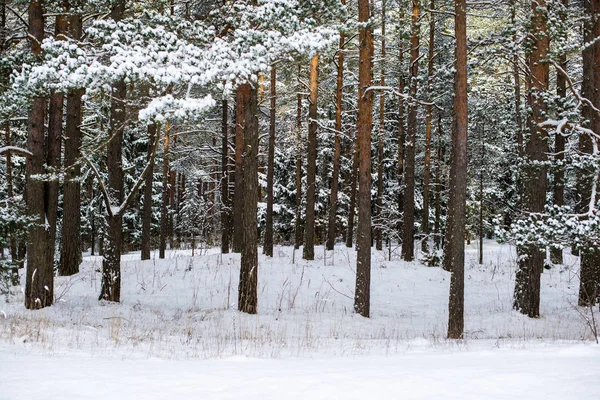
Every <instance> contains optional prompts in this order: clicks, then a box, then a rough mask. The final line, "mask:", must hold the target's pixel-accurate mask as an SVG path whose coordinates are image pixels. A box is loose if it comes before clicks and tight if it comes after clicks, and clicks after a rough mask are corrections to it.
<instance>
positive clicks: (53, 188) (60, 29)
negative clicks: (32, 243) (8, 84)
mask: <svg viewBox="0 0 600 400" xmlns="http://www.w3.org/2000/svg"><path fill="white" fill-rule="evenodd" d="M66 5H67V9H68V3H67V4H66ZM68 27H69V23H68V19H67V16H66V15H64V14H60V15H57V16H56V23H55V37H56V39H57V40H64V39H65V36H66V34H67V30H68ZM63 108H64V95H63V93H56V92H54V91H52V94H51V95H50V110H49V112H48V137H47V142H46V143H47V152H46V166H47V168H48V170H49V172H50V174H51V177H50V178H49V179H48V180H47V181H46V196H47V199H46V202H47V204H46V207H47V212H46V219H47V221H48V233H49V235H50V239H49V240H50V243H49V244H50V249H49V251H48V262H49V263H51V264H52V265H54V253H55V249H56V221H57V219H58V189H59V179H58V171H59V170H60V166H61V148H62V132H63Z"/></svg>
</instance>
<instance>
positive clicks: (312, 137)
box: [302, 53, 319, 260]
mask: <svg viewBox="0 0 600 400" xmlns="http://www.w3.org/2000/svg"><path fill="white" fill-rule="evenodd" d="M318 77H319V54H318V53H317V54H315V55H314V56H313V57H312V58H311V60H310V79H309V82H310V83H309V85H310V97H309V104H308V119H309V122H308V153H307V159H306V225H305V229H304V249H303V251H302V258H303V259H305V260H314V259H315V190H316V187H315V185H316V175H317V87H318V85H317V82H318Z"/></svg>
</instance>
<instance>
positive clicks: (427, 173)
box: [421, 0, 435, 253]
mask: <svg viewBox="0 0 600 400" xmlns="http://www.w3.org/2000/svg"><path fill="white" fill-rule="evenodd" d="M429 9H430V12H429V49H428V56H427V95H428V97H429V101H430V102H431V98H432V95H431V80H432V79H433V57H434V54H433V48H434V46H435V14H434V10H435V0H430V2H429ZM432 121H433V107H432V106H431V105H428V106H427V116H426V117H425V165H424V169H423V221H422V226H423V235H424V236H425V237H424V238H423V241H422V242H421V250H422V251H423V252H424V253H427V251H428V242H429V190H430V188H429V184H430V180H431V130H432V128H431V125H432Z"/></svg>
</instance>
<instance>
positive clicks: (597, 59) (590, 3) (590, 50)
mask: <svg viewBox="0 0 600 400" xmlns="http://www.w3.org/2000/svg"><path fill="white" fill-rule="evenodd" d="M583 5H584V12H585V14H586V16H587V17H588V18H587V19H586V22H585V23H584V34H583V35H584V36H583V41H584V43H586V44H588V45H587V46H586V47H584V49H583V83H582V95H583V97H585V98H587V99H589V100H591V101H592V102H593V105H594V107H596V108H599V107H600V93H599V92H600V41H599V40H598V38H600V1H599V0H585V1H584V2H583ZM590 43H592V44H591V45H590ZM583 116H584V119H585V120H587V121H590V126H589V128H590V129H591V130H592V131H594V132H596V133H598V132H600V116H599V115H598V113H597V112H595V111H594V110H593V109H592V108H591V107H590V106H589V105H587V104H584V108H583ZM594 140H596V141H597V140H598V139H596V138H592V137H590V135H580V137H579V151H580V153H582V154H586V155H591V154H593V152H594V143H593V141H594ZM577 176H578V181H577V192H578V193H579V196H580V198H579V199H577V200H579V202H578V213H582V214H583V213H587V212H589V209H590V206H591V207H593V206H595V205H590V201H591V199H592V195H593V194H594V195H596V196H597V192H596V193H593V191H594V190H596V191H597V187H596V185H597V183H598V181H597V180H598V176H597V175H596V171H595V168H593V167H587V168H584V169H583V170H582V171H579V172H578V175H577ZM594 183H596V185H594ZM579 254H580V265H581V270H580V273H579V281H580V283H579V301H578V304H579V305H580V306H590V305H593V304H596V302H597V301H598V300H599V299H600V248H598V246H597V245H594V244H593V243H584V244H583V246H581V248H580V249H579Z"/></svg>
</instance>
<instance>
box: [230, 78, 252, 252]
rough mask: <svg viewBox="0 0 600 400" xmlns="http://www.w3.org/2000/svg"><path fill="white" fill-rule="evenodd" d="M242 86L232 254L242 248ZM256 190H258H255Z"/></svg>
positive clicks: (237, 109) (237, 115) (237, 114)
mask: <svg viewBox="0 0 600 400" xmlns="http://www.w3.org/2000/svg"><path fill="white" fill-rule="evenodd" d="M246 90H248V88H246V87H245V86H244V85H240V86H239V87H238V89H237V94H236V97H235V99H236V100H235V101H236V107H235V120H236V124H235V194H234V196H233V252H234V253H241V252H242V246H243V236H244V231H243V228H242V214H243V210H244V180H243V179H244V178H243V173H244V126H243V125H242V123H243V121H245V119H244V118H245V117H244V113H245V112H246V109H247V108H248V106H247V104H244V103H243V102H247V101H248V99H247V93H243V95H244V96H246V97H243V98H242V97H240V96H241V95H242V94H240V91H246ZM257 190H258V189H257Z"/></svg>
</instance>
